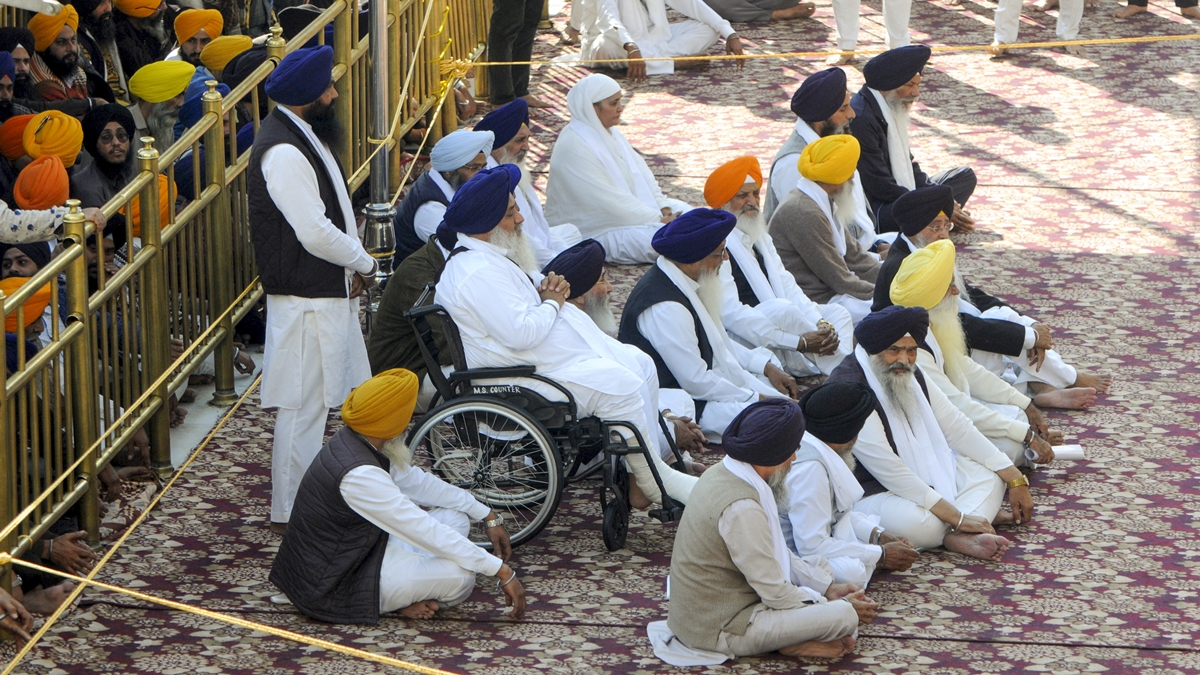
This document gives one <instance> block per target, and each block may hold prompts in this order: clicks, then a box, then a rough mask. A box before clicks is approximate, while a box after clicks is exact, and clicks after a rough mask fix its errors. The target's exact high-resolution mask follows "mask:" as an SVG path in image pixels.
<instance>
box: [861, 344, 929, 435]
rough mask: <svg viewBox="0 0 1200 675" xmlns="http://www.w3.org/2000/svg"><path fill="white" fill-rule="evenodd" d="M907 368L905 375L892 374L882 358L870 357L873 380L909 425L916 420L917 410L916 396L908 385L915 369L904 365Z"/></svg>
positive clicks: (909, 365) (877, 355) (880, 356)
mask: <svg viewBox="0 0 1200 675" xmlns="http://www.w3.org/2000/svg"><path fill="white" fill-rule="evenodd" d="M906 365H907V366H908V368H909V371H908V372H907V373H895V374H894V373H892V372H891V371H890V370H888V369H889V368H890V367H891V366H888V365H887V363H885V362H884V360H883V356H882V355H880V354H876V355H874V356H872V357H871V370H873V371H875V378H876V379H878V380H879V383H880V384H882V385H883V394H884V396H887V397H888V400H889V401H891V402H892V405H894V406H896V408H897V409H898V410H899V411H900V412H901V413H903V415H904V416H905V417H906V418H908V421H909V424H910V425H911V424H912V420H913V419H916V416H917V415H918V414H919V411H918V409H917V396H916V394H914V393H913V390H912V387H911V386H909V384H910V383H911V382H912V379H913V377H914V375H913V372H914V371H915V370H916V367H915V366H913V365H911V364H906Z"/></svg>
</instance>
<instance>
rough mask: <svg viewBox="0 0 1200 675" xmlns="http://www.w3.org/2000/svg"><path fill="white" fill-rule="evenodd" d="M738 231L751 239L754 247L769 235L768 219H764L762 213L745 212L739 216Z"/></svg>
mask: <svg viewBox="0 0 1200 675" xmlns="http://www.w3.org/2000/svg"><path fill="white" fill-rule="evenodd" d="M737 229H738V231H739V232H741V233H742V234H744V235H746V236H747V237H749V238H750V245H751V246H754V245H756V244H758V242H759V240H760V239H762V237H763V235H764V234H766V233H767V219H766V218H764V217H763V212H762V211H752V212H750V213H745V212H744V211H743V212H742V213H739V214H738V217H737Z"/></svg>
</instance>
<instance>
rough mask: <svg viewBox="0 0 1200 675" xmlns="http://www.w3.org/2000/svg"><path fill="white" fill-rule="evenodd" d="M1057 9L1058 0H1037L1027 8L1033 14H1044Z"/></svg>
mask: <svg viewBox="0 0 1200 675" xmlns="http://www.w3.org/2000/svg"><path fill="white" fill-rule="evenodd" d="M1055 7H1058V0H1038V2H1035V3H1033V4H1032V5H1030V6H1029V9H1032V10H1033V11H1035V12H1045V11H1049V10H1051V9H1054V8H1055Z"/></svg>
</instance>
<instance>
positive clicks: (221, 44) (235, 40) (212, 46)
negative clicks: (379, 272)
mask: <svg viewBox="0 0 1200 675" xmlns="http://www.w3.org/2000/svg"><path fill="white" fill-rule="evenodd" d="M253 46H254V40H251V39H250V36H249V35H222V36H221V37H219V38H214V39H213V41H212V42H210V43H208V44H207V45H205V47H204V49H203V50H202V51H201V52H200V63H203V64H204V67H205V68H208V69H209V70H211V71H213V72H214V73H215V72H219V71H222V70H225V66H226V64H228V63H229V62H230V61H232V60H233V57H235V56H237V55H238V54H241V53H242V52H244V51H246V50H247V49H250V48H251V47H253Z"/></svg>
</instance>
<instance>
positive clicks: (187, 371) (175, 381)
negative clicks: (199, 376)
mask: <svg viewBox="0 0 1200 675" xmlns="http://www.w3.org/2000/svg"><path fill="white" fill-rule="evenodd" d="M224 339H225V329H224V328H222V327H220V326H218V327H217V329H216V330H214V331H213V332H212V333H209V335H208V338H206V339H205V340H204V345H203V346H202V347H199V348H198V349H196V351H194V352H192V355H191V357H190V358H188V359H187V361H186V362H184V363H183V364H182V365H181V364H180V363H179V362H178V361H177V362H175V363H173V364H171V367H172V368H171V369H172V370H174V369H179V374H178V375H176V376H175V377H174V378H172V379H171V380H170V381H169V382H167V391H176V390H178V389H179V388H180V387H182V386H183V385H184V383H186V382H187V379H188V378H189V377H191V376H192V373H194V372H196V369H197V368H199V367H200V364H202V363H204V359H206V358H208V355H209V354H211V353H213V351H214V350H216V348H217V346H218V343H220V342H221V340H224Z"/></svg>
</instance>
